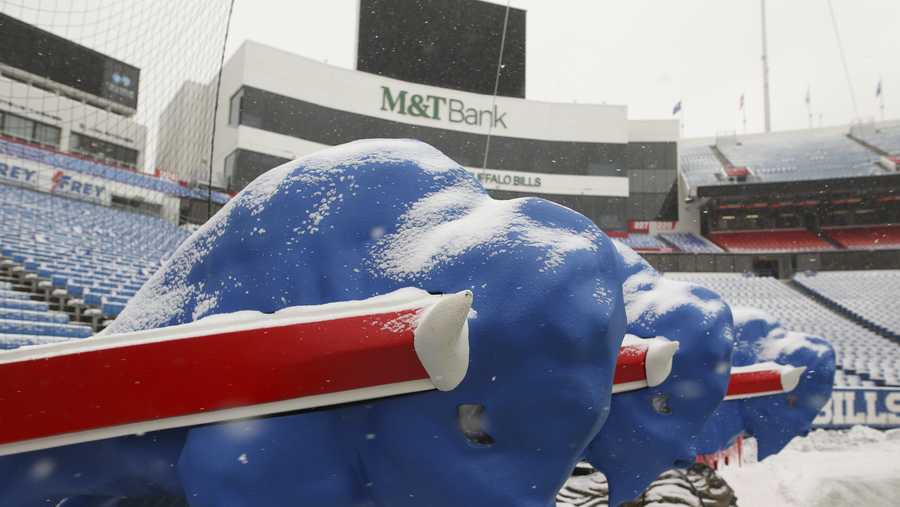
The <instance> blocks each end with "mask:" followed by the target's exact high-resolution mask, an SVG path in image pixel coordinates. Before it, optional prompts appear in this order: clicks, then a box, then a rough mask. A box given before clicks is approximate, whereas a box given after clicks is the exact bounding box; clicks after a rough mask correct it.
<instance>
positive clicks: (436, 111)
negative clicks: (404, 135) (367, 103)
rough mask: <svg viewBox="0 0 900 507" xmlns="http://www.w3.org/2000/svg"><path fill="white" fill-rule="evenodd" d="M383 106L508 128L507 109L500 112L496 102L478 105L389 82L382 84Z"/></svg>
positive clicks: (405, 112)
mask: <svg viewBox="0 0 900 507" xmlns="http://www.w3.org/2000/svg"><path fill="white" fill-rule="evenodd" d="M381 110H382V111H390V112H393V113H396V114H399V115H403V116H414V117H417V118H428V119H431V120H437V121H441V122H449V123H455V124H460V123H461V124H464V125H469V126H472V127H491V128H495V129H496V128H501V129H505V128H507V125H506V112H501V111H500V109H499V108H498V107H497V104H494V105H493V106H491V108H490V109H477V108H474V107H470V106H469V105H468V104H466V103H465V102H463V101H462V100H460V99H454V98H449V97H442V96H440V95H430V94H429V95H422V94H418V93H410V92H409V91H407V90H400V89H394V88H391V87H389V86H382V87H381Z"/></svg>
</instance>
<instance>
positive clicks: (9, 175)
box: [0, 160, 38, 187]
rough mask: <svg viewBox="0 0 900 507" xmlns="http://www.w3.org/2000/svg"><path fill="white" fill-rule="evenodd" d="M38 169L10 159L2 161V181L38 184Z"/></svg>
mask: <svg viewBox="0 0 900 507" xmlns="http://www.w3.org/2000/svg"><path fill="white" fill-rule="evenodd" d="M37 173H38V171H37V170H36V169H30V168H28V167H24V166H23V165H20V164H18V163H15V162H13V161H12V160H9V161H7V162H0V181H3V182H5V183H11V184H13V185H20V186H26V187H36V186H37V185H38V175H37Z"/></svg>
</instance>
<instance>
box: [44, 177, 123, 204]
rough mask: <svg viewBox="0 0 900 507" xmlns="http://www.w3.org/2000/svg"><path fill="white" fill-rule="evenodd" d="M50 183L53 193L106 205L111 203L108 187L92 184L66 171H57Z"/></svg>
mask: <svg viewBox="0 0 900 507" xmlns="http://www.w3.org/2000/svg"><path fill="white" fill-rule="evenodd" d="M50 181H51V185H50V192H51V193H54V194H60V195H66V196H69V197H74V198H76V199H83V200H87V201H94V202H99V203H104V204H105V203H107V202H108V201H109V192H108V191H107V189H106V186H104V185H98V184H96V183H92V182H90V181H87V180H85V179H83V178H81V177H79V176H75V175H72V174H69V173H66V172H65V171H60V170H57V171H56V172H55V173H53V176H52V177H51V180H50Z"/></svg>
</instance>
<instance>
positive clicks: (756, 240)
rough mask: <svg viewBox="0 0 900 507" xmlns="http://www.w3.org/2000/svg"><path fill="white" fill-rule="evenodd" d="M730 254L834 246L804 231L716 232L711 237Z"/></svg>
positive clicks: (828, 247)
mask: <svg viewBox="0 0 900 507" xmlns="http://www.w3.org/2000/svg"><path fill="white" fill-rule="evenodd" d="M709 239H711V240H713V242H715V243H716V244H717V245H719V246H721V247H722V248H724V249H725V250H727V251H729V252H808V251H814V250H834V246H833V245H831V244H830V243H828V242H827V241H825V240H823V239H821V238H819V237H818V236H816V235H815V234H813V233H811V232H809V231H807V230H803V229H791V230H765V231H740V232H714V233H711V234H710V235H709Z"/></svg>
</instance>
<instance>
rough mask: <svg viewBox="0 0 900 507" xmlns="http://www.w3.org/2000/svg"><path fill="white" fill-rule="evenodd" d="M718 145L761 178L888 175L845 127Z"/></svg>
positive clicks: (749, 137)
mask: <svg viewBox="0 0 900 507" xmlns="http://www.w3.org/2000/svg"><path fill="white" fill-rule="evenodd" d="M717 147H718V148H719V150H721V152H722V153H723V154H724V155H725V156H726V157H728V160H729V161H730V162H731V163H732V164H734V165H735V166H740V167H748V168H750V170H751V171H753V174H755V175H756V176H757V177H759V179H760V180H762V181H768V182H773V181H797V180H818V179H829V178H845V177H849V176H871V175H878V174H885V171H884V170H883V169H881V168H880V167H879V166H878V165H876V163H875V162H876V161H877V160H878V155H877V154H875V153H873V152H872V151H870V150H868V149H867V148H865V147H863V146H861V145H859V144H858V143H856V142H854V141H852V140H850V139H848V138H847V129H846V128H826V129H813V130H801V131H793V132H777V133H769V134H752V135H746V136H739V137H738V138H736V141H735V142H726V143H719V144H717Z"/></svg>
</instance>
